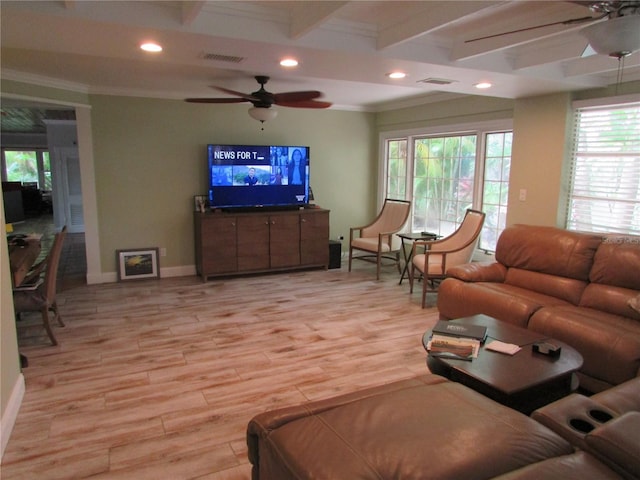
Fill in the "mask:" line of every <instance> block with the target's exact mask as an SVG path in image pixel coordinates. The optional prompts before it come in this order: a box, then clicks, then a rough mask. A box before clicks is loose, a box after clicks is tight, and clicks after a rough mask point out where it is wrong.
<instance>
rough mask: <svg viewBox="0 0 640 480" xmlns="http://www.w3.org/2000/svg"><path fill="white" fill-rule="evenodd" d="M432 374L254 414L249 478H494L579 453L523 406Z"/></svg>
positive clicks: (251, 429)
mask: <svg viewBox="0 0 640 480" xmlns="http://www.w3.org/2000/svg"><path fill="white" fill-rule="evenodd" d="M430 377H435V376H433V375H426V376H423V377H418V378H417V379H411V380H407V381H400V382H395V383H394V384H392V385H391V386H386V387H385V388H384V389H382V390H377V389H376V388H374V389H369V390H368V391H366V394H362V393H361V394H360V397H359V398H355V399H348V400H349V401H346V402H345V400H344V398H342V397H336V398H335V399H329V400H326V401H323V402H321V403H320V405H318V404H316V403H314V402H312V403H310V404H306V405H301V406H299V407H291V409H281V410H278V411H275V412H267V413H263V414H260V415H257V416H256V417H254V419H253V420H251V422H250V423H249V426H248V445H249V458H250V460H251V462H252V463H253V465H254V472H253V475H254V477H253V478H263V479H278V480H287V479H305V478H308V479H311V478H327V479H328V478H336V479H337V478H344V479H356V478H357V479H360V480H366V479H376V480H379V479H381V478H403V479H424V478H437V479H440V480H447V479H456V480H457V479H460V478H491V477H494V476H496V475H500V474H503V473H506V472H509V471H511V470H514V469H517V468H520V467H523V466H525V465H528V464H531V463H535V462H539V461H541V460H544V459H546V458H550V457H554V456H559V455H567V454H570V453H572V452H573V448H572V447H571V445H570V444H569V443H568V442H566V441H565V440H564V439H562V438H561V437H559V436H558V435H556V434H555V433H553V432H552V431H550V430H548V429H547V428H546V427H544V426H542V425H540V424H539V423H537V422H536V421H534V420H532V419H531V418H529V417H527V416H526V415H523V414H521V413H519V412H516V411H515V410H511V409H509V408H507V407H504V406H502V405H500V404H498V403H496V402H494V401H492V400H490V399H488V398H486V397H484V396H482V395H480V394H479V393H477V392H475V391H473V390H471V389H469V388H467V387H464V386H462V385H460V384H457V383H453V382H444V383H437V384H429V378H430ZM332 405H334V406H332ZM496 447H497V448H496ZM256 467H258V470H259V472H256V470H255V469H256Z"/></svg>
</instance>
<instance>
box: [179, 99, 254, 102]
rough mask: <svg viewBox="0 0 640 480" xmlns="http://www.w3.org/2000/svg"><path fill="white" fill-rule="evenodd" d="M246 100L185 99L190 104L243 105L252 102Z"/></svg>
mask: <svg viewBox="0 0 640 480" xmlns="http://www.w3.org/2000/svg"><path fill="white" fill-rule="evenodd" d="M250 101H251V100H247V99H246V98H185V102H190V103H242V102H250Z"/></svg>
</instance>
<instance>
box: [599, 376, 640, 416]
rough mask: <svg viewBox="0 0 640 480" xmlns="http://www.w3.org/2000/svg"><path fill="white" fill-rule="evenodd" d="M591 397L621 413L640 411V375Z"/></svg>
mask: <svg viewBox="0 0 640 480" xmlns="http://www.w3.org/2000/svg"><path fill="white" fill-rule="evenodd" d="M591 399H592V400H593V401H595V402H598V403H599V404H601V405H604V406H605V407H607V408H608V409H610V410H613V411H614V412H616V413H617V414H619V415H622V414H623V413H627V412H640V377H636V378H633V379H631V380H629V381H627V382H624V383H621V384H620V385H616V386H615V387H613V388H609V389H608V390H605V391H603V392H599V393H596V394H595V395H593V396H591Z"/></svg>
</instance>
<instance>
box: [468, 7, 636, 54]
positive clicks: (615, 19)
mask: <svg viewBox="0 0 640 480" xmlns="http://www.w3.org/2000/svg"><path fill="white" fill-rule="evenodd" d="M571 3H577V4H579V5H583V6H587V7H589V9H590V10H591V11H592V12H593V13H595V14H598V15H596V16H585V17H579V18H570V19H567V20H562V21H558V22H551V23H545V24H542V25H534V26H531V27H525V28H520V29H517V30H511V31H508V32H501V33H496V34H493V35H486V36H483V37H478V38H472V39H470V40H466V41H465V43H471V42H477V41H480V40H487V39H489V38H495V37H500V36H503V35H510V34H512V33H519V32H526V31H530V30H535V29H539V28H545V27H550V26H553V25H577V24H581V23H593V25H589V26H587V27H585V28H583V29H582V30H581V33H582V34H583V35H584V36H585V37H586V38H587V40H588V42H589V44H590V45H591V47H592V48H593V49H594V50H595V51H596V52H597V53H599V54H602V55H608V56H610V57H615V58H618V59H620V58H623V57H626V56H627V55H630V54H631V53H633V52H635V51H637V50H640V34H638V31H640V1H637V0H636V1H593V0H592V1H580V0H574V1H572V2H571ZM605 18H606V19H607V20H606V21H603V22H599V20H603V19H605Z"/></svg>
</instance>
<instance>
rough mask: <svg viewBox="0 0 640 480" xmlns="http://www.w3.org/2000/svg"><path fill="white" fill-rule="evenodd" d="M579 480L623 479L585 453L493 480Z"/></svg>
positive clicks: (563, 457)
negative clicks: (568, 479)
mask: <svg viewBox="0 0 640 480" xmlns="http://www.w3.org/2000/svg"><path fill="white" fill-rule="evenodd" d="M567 478H579V479H580V480H621V479H622V478H624V477H621V476H620V475H618V474H616V473H615V472H613V471H612V470H611V469H610V468H608V467H607V466H606V465H604V464H603V463H602V462H600V461H599V460H597V459H596V458H594V457H593V456H591V455H589V454H588V453H585V452H580V451H578V452H576V453H574V454H572V455H564V456H562V457H554V458H550V459H548V460H543V461H542V462H538V463H534V464H533V465H528V466H526V467H524V468H521V469H519V470H515V471H513V472H509V473H507V474H505V475H500V476H499V477H496V478H494V479H493V480H540V479H558V480H559V479H567Z"/></svg>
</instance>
